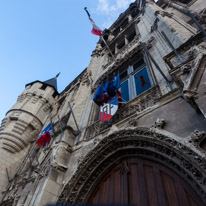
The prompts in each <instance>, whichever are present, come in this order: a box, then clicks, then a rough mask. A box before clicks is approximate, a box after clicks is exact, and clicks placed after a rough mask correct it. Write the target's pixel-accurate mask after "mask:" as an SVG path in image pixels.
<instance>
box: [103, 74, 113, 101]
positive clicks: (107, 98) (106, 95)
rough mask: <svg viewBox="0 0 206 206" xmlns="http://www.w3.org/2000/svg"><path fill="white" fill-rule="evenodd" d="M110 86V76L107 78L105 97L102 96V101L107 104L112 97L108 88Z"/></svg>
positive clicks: (104, 90)
mask: <svg viewBox="0 0 206 206" xmlns="http://www.w3.org/2000/svg"><path fill="white" fill-rule="evenodd" d="M108 86H109V78H107V80H106V83H105V85H104V89H103V97H102V103H103V104H105V103H107V102H108V101H109V100H111V98H110V97H109V95H108V94H107V88H108Z"/></svg>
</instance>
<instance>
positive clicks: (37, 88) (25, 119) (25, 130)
mask: <svg viewBox="0 0 206 206" xmlns="http://www.w3.org/2000/svg"><path fill="white" fill-rule="evenodd" d="M55 79H56V78H53V79H50V80H48V81H46V82H41V81H34V82H31V83H29V84H27V85H26V87H25V90H24V91H23V92H22V93H21V95H19V97H18V99H17V102H16V104H15V105H14V106H13V107H12V108H11V109H10V110H9V111H8V112H7V114H6V117H5V118H4V119H3V121H2V126H1V129H0V141H1V142H2V143H3V144H2V148H3V149H5V150H7V151H9V152H12V153H16V152H19V151H21V150H22V149H24V148H25V147H26V146H27V145H28V144H29V143H30V142H31V141H33V140H34V138H36V137H37V135H38V134H39V132H40V130H41V128H42V125H43V121H44V120H45V118H46V117H47V115H48V113H49V111H50V110H51V108H52V104H54V102H55V97H56V96H57V95H58V92H57V90H56V80H55Z"/></svg>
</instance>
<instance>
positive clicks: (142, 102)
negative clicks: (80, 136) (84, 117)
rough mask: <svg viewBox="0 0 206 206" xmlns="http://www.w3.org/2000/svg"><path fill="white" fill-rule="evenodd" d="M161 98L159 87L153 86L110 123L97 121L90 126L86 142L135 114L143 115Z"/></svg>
mask: <svg viewBox="0 0 206 206" xmlns="http://www.w3.org/2000/svg"><path fill="white" fill-rule="evenodd" d="M160 97H161V92H160V89H159V86H158V85H156V86H153V87H152V88H150V89H148V90H147V91H145V92H143V93H142V94H140V95H138V96H137V97H135V98H134V99H132V100H131V101H129V102H127V103H126V104H124V105H122V106H121V107H120V108H119V109H118V111H117V112H116V113H115V115H113V117H112V118H111V120H110V121H107V122H106V121H105V122H103V121H100V120H98V121H96V122H95V123H93V124H92V125H90V126H88V127H87V129H86V133H85V140H86V141H88V140H90V139H92V138H94V137H95V136H97V135H99V134H100V133H101V132H103V131H104V130H106V129H107V128H109V127H111V126H112V125H113V124H116V123H117V122H120V121H121V120H124V119H126V118H128V117H130V116H132V115H134V114H137V115H138V114H141V113H143V112H144V111H146V110H147V109H149V108H150V107H152V106H154V105H155V104H157V103H158V99H159V98H160Z"/></svg>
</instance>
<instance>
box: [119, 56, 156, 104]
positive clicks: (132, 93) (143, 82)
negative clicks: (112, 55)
mask: <svg viewBox="0 0 206 206" xmlns="http://www.w3.org/2000/svg"><path fill="white" fill-rule="evenodd" d="M120 81H121V94H122V99H123V101H125V102H128V101H129V100H131V99H133V98H135V97H136V96H138V95H140V94H141V93H143V92H144V91H146V90H148V89H149V88H151V87H152V81H151V79H150V76H149V72H148V69H147V66H146V64H145V62H144V59H143V57H142V58H139V59H138V60H137V61H136V62H134V64H132V65H129V66H128V67H127V68H126V69H124V70H122V71H121V72H120Z"/></svg>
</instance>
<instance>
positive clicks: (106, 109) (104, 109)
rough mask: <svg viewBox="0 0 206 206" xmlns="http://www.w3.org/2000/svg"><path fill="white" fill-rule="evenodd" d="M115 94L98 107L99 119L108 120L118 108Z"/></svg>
mask: <svg viewBox="0 0 206 206" xmlns="http://www.w3.org/2000/svg"><path fill="white" fill-rule="evenodd" d="M117 98H118V97H117V95H116V96H115V97H113V98H112V99H111V100H109V101H108V102H107V103H106V104H104V105H103V106H101V107H100V120H101V121H109V120H110V119H111V117H112V116H113V115H114V114H115V113H116V111H117V110H118V99H117Z"/></svg>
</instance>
